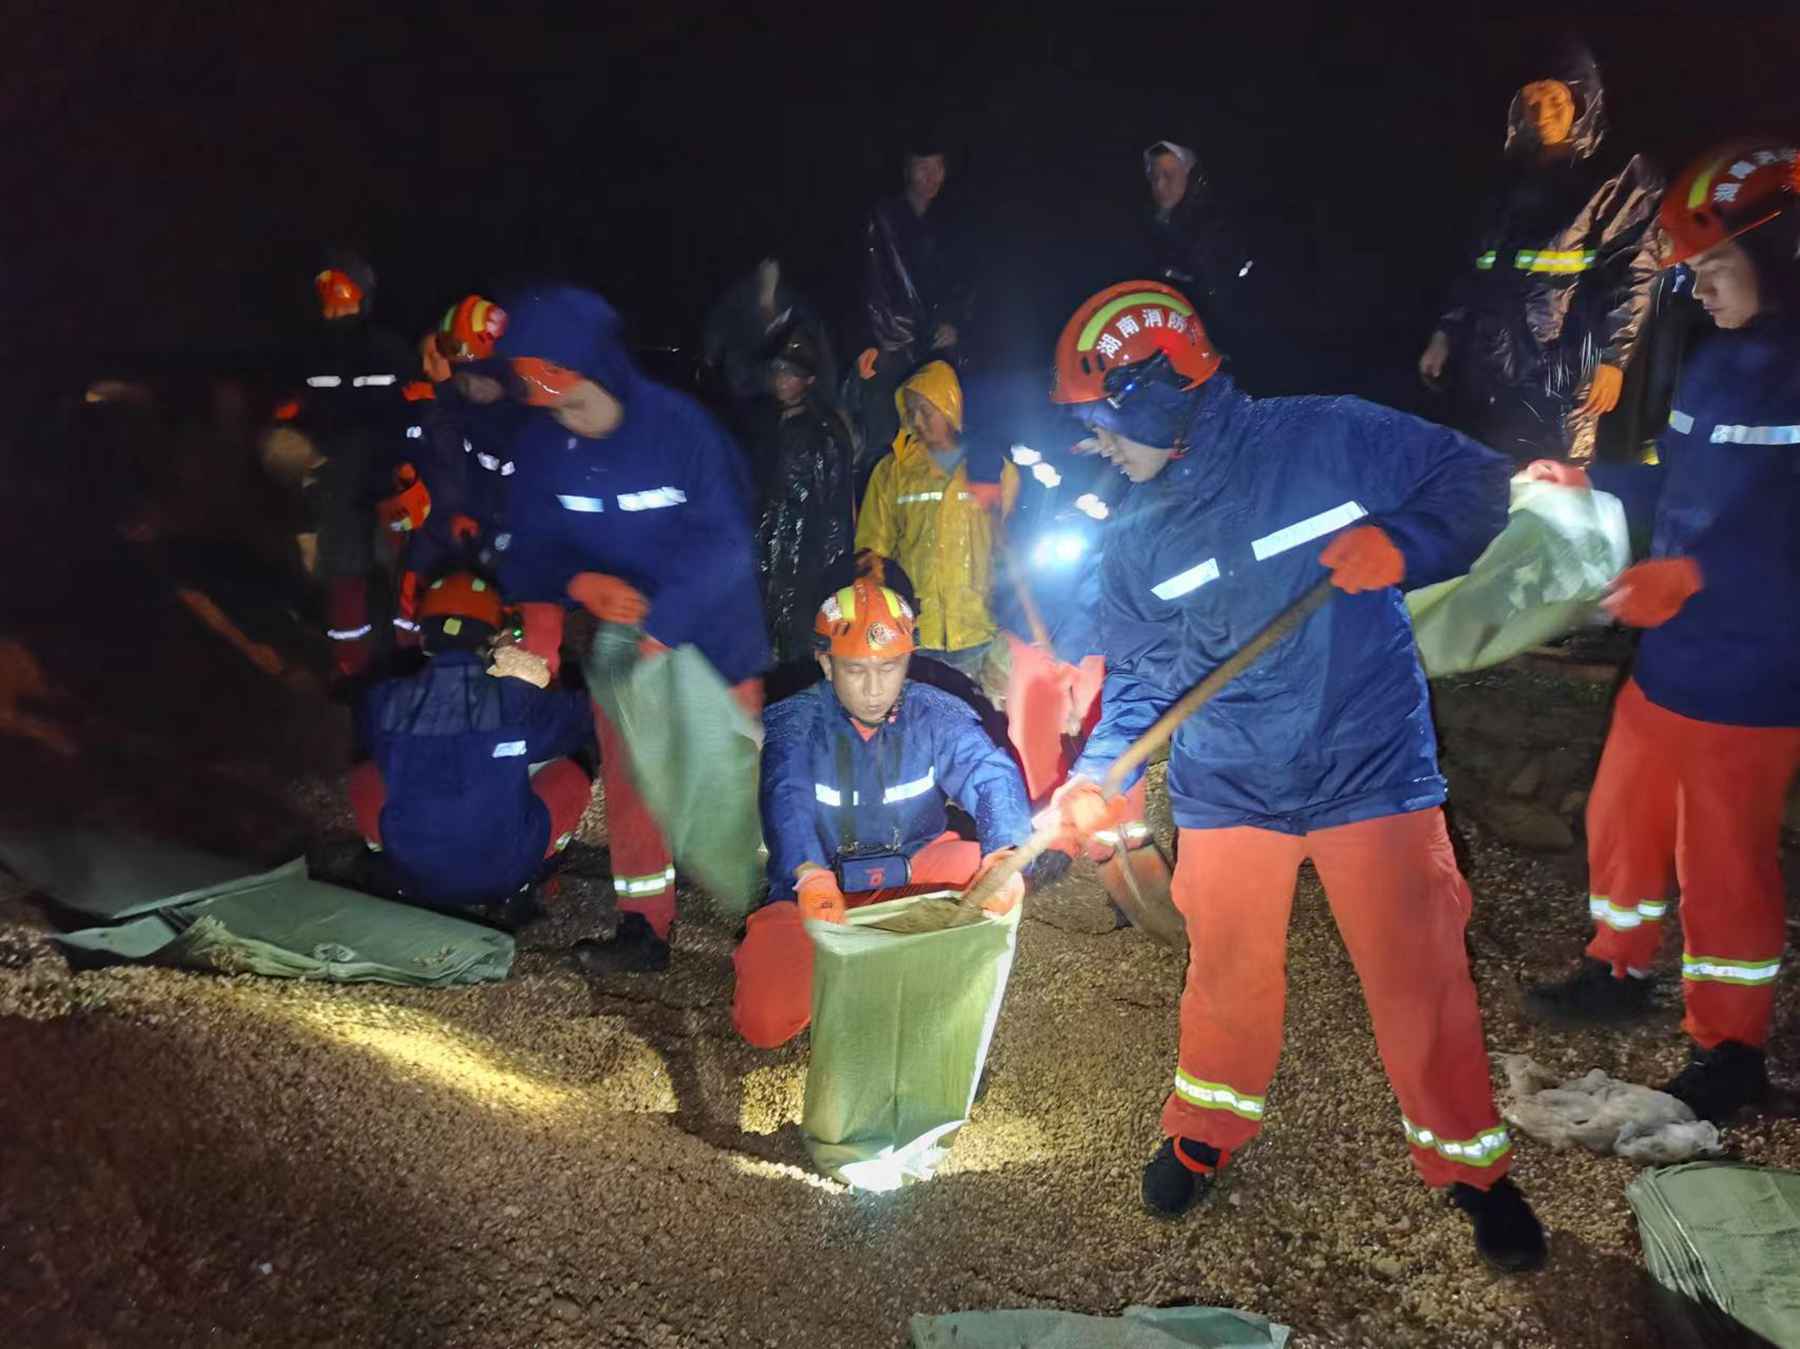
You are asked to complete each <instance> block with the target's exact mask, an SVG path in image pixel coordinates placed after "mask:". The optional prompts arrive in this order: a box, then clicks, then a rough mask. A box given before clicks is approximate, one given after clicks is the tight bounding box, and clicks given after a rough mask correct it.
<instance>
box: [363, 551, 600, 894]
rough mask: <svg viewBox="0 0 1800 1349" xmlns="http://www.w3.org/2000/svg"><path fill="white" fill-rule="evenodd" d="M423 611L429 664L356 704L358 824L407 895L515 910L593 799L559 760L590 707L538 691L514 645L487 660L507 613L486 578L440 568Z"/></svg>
mask: <svg viewBox="0 0 1800 1349" xmlns="http://www.w3.org/2000/svg"><path fill="white" fill-rule="evenodd" d="M418 613H419V628H420V638H421V640H422V642H423V644H424V647H425V651H426V653H427V655H429V657H430V660H429V661H428V663H427V664H426V666H425V668H424V669H423V670H421V671H420V672H419V673H418V674H416V675H411V676H408V677H406V678H402V679H389V680H385V681H384V682H382V683H380V684H377V685H375V687H374V688H372V689H370V690H369V691H368V693H367V694H365V695H364V699H363V703H362V707H361V709H360V714H361V716H362V717H363V719H364V725H365V736H366V740H367V743H368V744H369V746H370V758H369V759H368V761H367V762H364V763H361V764H358V765H357V766H356V767H355V768H354V769H352V770H351V773H350V806H351V809H352V811H353V813H354V814H355V816H356V824H357V828H358V829H359V830H360V831H361V833H362V836H363V838H364V840H365V841H366V842H367V843H368V845H369V847H370V849H371V850H373V851H377V852H380V853H383V854H384V856H385V861H386V864H387V870H388V872H389V879H390V880H391V881H392V882H393V883H394V885H395V886H396V887H398V888H399V890H400V891H401V892H402V893H404V894H406V895H408V896H410V897H412V898H415V899H418V900H420V901H422V902H425V903H428V904H434V905H458V906H473V905H490V906H493V907H494V908H496V909H498V910H500V911H501V912H502V914H503V915H505V914H506V912H507V911H508V910H509V909H512V910H519V909H524V908H526V907H528V906H527V905H525V904H520V903H515V900H516V898H517V897H519V896H520V895H521V892H522V891H525V890H526V888H527V887H529V886H530V885H531V884H532V883H533V882H535V881H536V880H537V878H538V877H539V876H540V875H541V874H542V872H543V871H544V868H545V865H546V862H547V860H548V859H550V858H553V857H555V856H556V854H557V853H559V852H561V851H562V849H563V848H564V847H565V846H566V845H567V844H568V842H569V840H570V838H571V837H572V836H573V835H574V833H575V830H576V828H577V827H578V826H579V825H580V823H581V816H582V812H583V811H585V810H586V809H587V805H588V798H589V797H590V796H591V795H593V789H594V784H593V779H592V778H591V777H590V776H589V775H588V773H587V772H586V771H585V770H584V769H583V768H582V767H581V765H580V764H578V763H577V762H576V761H575V760H574V759H573V758H571V757H568V756H571V755H574V754H578V753H580V752H582V751H583V750H585V749H587V748H588V747H589V746H591V745H592V744H593V739H594V720H593V715H592V713H591V712H590V711H589V709H588V702H587V699H586V698H585V697H583V696H582V695H581V694H579V693H570V692H564V691H562V690H559V689H549V688H545V687H543V685H544V683H547V682H548V672H547V671H546V669H545V667H544V663H543V662H542V661H541V660H536V659H534V658H532V657H529V656H526V655H525V653H523V652H522V651H519V650H518V649H517V648H505V649H503V650H501V651H500V652H498V653H496V654H495V655H494V656H493V657H492V660H493V662H494V663H492V664H490V656H489V649H490V647H491V646H492V644H493V641H494V638H495V636H496V635H497V634H498V633H499V631H500V629H501V626H502V621H503V611H502V609H501V604H500V592H499V591H498V590H497V589H496V588H495V587H494V586H493V585H492V584H491V583H490V582H488V581H486V580H483V579H482V578H481V577H479V576H475V575H473V574H471V573H469V572H456V573H453V574H451V575H449V576H445V577H442V578H440V579H438V580H437V581H435V582H433V583H432V585H431V587H430V589H428V590H427V591H426V592H425V595H424V598H423V600H421V602H420V604H419V610H418ZM512 657H518V658H521V663H514V661H513V660H512V659H510V658H512Z"/></svg>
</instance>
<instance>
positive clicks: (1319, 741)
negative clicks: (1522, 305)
mask: <svg viewBox="0 0 1800 1349" xmlns="http://www.w3.org/2000/svg"><path fill="white" fill-rule="evenodd" d="M1186 397H1187V398H1188V424H1187V430H1186V437H1185V443H1186V444H1187V446H1188V450H1187V452H1186V454H1184V455H1183V456H1182V457H1180V458H1176V459H1173V460H1171V461H1170V462H1169V464H1168V466H1167V467H1166V468H1165V469H1164V470H1163V471H1162V472H1161V473H1160V474H1159V475H1158V476H1157V477H1155V478H1153V479H1151V480H1150V481H1149V482H1146V483H1141V484H1138V485H1136V486H1133V487H1132V489H1131V490H1130V491H1129V492H1128V493H1127V494H1126V496H1125V498H1124V500H1123V502H1122V503H1121V504H1120V507H1119V509H1118V511H1117V513H1116V516H1115V518H1114V519H1113V520H1112V521H1110V522H1109V530H1108V535H1107V546H1106V554H1105V558H1104V560H1103V562H1102V564H1101V577H1100V589H1101V594H1100V616H1099V617H1100V634H1101V635H1100V645H1101V647H1102V649H1103V651H1104V654H1105V656H1106V662H1107V675H1106V684H1105V687H1104V691H1103V693H1102V703H1101V708H1102V710H1101V716H1100V723H1099V725H1098V726H1097V727H1096V728H1095V729H1094V733H1093V735H1092V736H1091V737H1090V738H1089V740H1088V743H1087V746H1086V749H1085V750H1084V751H1083V753H1082V755H1081V757H1080V759H1078V760H1077V761H1076V763H1075V765H1074V768H1073V770H1072V771H1073V772H1074V773H1075V774H1077V775H1081V776H1086V777H1089V778H1092V779H1093V780H1095V781H1099V780H1100V778H1101V777H1102V776H1103V775H1104V774H1105V772H1106V770H1107V768H1108V767H1110V766H1111V764H1112V762H1113V760H1115V759H1116V758H1118V757H1119V755H1120V754H1122V753H1123V752H1124V750H1125V748H1126V747H1127V746H1128V745H1129V744H1130V743H1131V742H1132V741H1133V740H1134V739H1136V738H1137V737H1138V736H1139V735H1140V734H1142V733H1143V732H1144V731H1145V730H1147V729H1148V728H1149V726H1150V724H1151V723H1152V722H1153V721H1155V719H1156V718H1157V717H1158V716H1159V715H1160V714H1161V713H1162V712H1164V711H1165V710H1166V709H1167V708H1168V707H1169V705H1170V704H1171V703H1173V702H1174V701H1175V700H1176V699H1177V698H1178V697H1180V696H1181V694H1183V693H1185V692H1186V691H1187V690H1188V689H1190V688H1192V687H1193V686H1194V685H1195V684H1198V683H1199V682H1200V681H1201V679H1203V678H1204V677H1205V676H1206V675H1207V674H1208V673H1210V672H1211V671H1212V670H1213V669H1214V668H1215V667H1217V666H1218V665H1219V664H1221V663H1222V662H1223V661H1224V660H1225V659H1226V658H1227V657H1228V656H1230V655H1231V654H1232V653H1234V652H1235V651H1237V650H1238V649H1239V648H1240V647H1242V646H1243V645H1244V644H1245V643H1246V642H1248V641H1249V640H1250V638H1252V637H1253V636H1255V635H1256V634H1257V632H1259V631H1260V630H1261V629H1262V628H1264V627H1266V626H1267V625H1268V623H1269V621H1270V620H1271V619H1272V618H1274V617H1275V615H1276V614H1277V613H1278V612H1279V611H1280V610H1281V609H1283V608H1284V607H1286V606H1287V605H1288V604H1290V603H1292V602H1293V601H1295V600H1297V599H1299V598H1300V596H1302V595H1303V594H1305V593H1306V591H1308V590H1309V589H1311V588H1312V587H1313V586H1314V585H1315V584H1317V583H1318V582H1319V581H1320V580H1321V579H1323V578H1324V576H1325V570H1324V568H1323V567H1321V566H1320V564H1319V561H1318V557H1319V553H1320V551H1321V550H1322V549H1323V548H1324V547H1325V544H1326V542H1327V541H1328V539H1329V537H1330V536H1331V535H1332V534H1334V533H1336V532H1337V531H1339V530H1341V529H1344V528H1346V527H1349V526H1354V525H1360V524H1372V525H1378V526H1380V527H1381V528H1382V529H1383V530H1385V531H1386V532H1387V534H1388V536H1389V537H1390V538H1391V539H1392V540H1393V542H1394V544H1395V546H1397V547H1398V548H1399V549H1400V552H1401V554H1402V555H1403V556H1404V558H1405V560H1406V584H1407V585H1408V586H1409V587H1410V586H1420V585H1429V584H1430V583H1431V582H1433V581H1441V580H1444V579H1446V578H1448V577H1451V576H1456V575H1459V574H1461V573H1462V572H1464V571H1467V570H1468V568H1469V565H1470V563H1472V562H1473V561H1474V560H1475V558H1476V557H1477V556H1478V555H1479V554H1480V553H1481V550H1482V549H1483V548H1485V547H1486V546H1487V545H1488V543H1489V542H1490V541H1491V540H1492V539H1493V538H1494V536H1495V535H1496V534H1498V533H1499V532H1500V530H1501V529H1502V528H1503V527H1504V526H1505V524H1506V507H1507V499H1508V487H1507V480H1508V469H1507V465H1506V463H1505V461H1504V460H1502V459H1501V458H1500V457H1499V456H1497V455H1495V454H1493V453H1491V452H1489V451H1488V450H1485V449H1483V448H1482V447H1481V446H1479V445H1477V444H1476V443H1475V442H1474V441H1472V440H1469V439H1468V438H1467V437H1465V436H1461V435H1458V434H1457V433H1456V432H1454V431H1451V430H1447V429H1446V428H1444V427H1441V426H1435V425H1433V424H1432V423H1430V422H1426V421H1421V420H1420V419H1418V418H1417V417H1410V416H1407V415H1406V414H1404V413H1400V412H1395V411H1394V410H1392V409H1391V408H1385V407H1380V406H1377V405H1376V404H1373V403H1365V402H1363V401H1362V400H1361V399H1358V398H1264V399H1255V398H1251V397H1249V396H1248V395H1246V394H1244V393H1242V392H1241V391H1239V390H1238V388H1237V387H1236V386H1235V385H1234V384H1233V383H1232V380H1231V378H1230V376H1229V375H1226V374H1224V373H1222V372H1221V373H1220V374H1216V375H1214V376H1213V377H1212V378H1211V379H1209V380H1208V381H1207V382H1206V383H1205V384H1203V385H1201V386H1200V388H1199V389H1197V390H1195V391H1194V392H1193V393H1192V394H1190V395H1187V396H1186ZM1125 785H1126V786H1129V785H1131V784H1130V783H1127V784H1125ZM1169 799H1170V803H1171V806H1172V808H1173V811H1174V816H1175V822H1176V823H1177V824H1178V825H1180V826H1181V827H1182V828H1184V829H1219V828H1228V827H1231V826H1237V825H1249V826H1253V827H1256V828H1259V829H1270V830H1275V831H1277V832H1280V833H1285V834H1305V833H1309V832H1311V831H1313V830H1317V829H1324V828H1329V827H1331V826H1335V825H1342V824H1353V823H1356V822H1357V821H1360V820H1366V819H1373V818H1375V817H1378V816H1383V815H1395V814H1401V813H1404V812H1409V811H1416V810H1423V809H1426V808H1428V807H1431V806H1435V805H1438V804H1440V803H1441V802H1442V801H1443V800H1444V779H1443V778H1442V777H1441V776H1440V775H1439V773H1438V766H1437V740H1436V737H1435V735H1434V733H1433V731H1432V724H1431V703H1430V697H1429V694H1428V692H1427V690H1426V684H1425V672H1424V670H1423V669H1422V667H1421V666H1420V664H1419V658H1418V655H1417V652H1416V650H1415V648H1414V644H1413V636H1412V626H1411V624H1410V623H1409V621H1408V620H1407V616H1406V607H1405V604H1404V602H1403V600H1402V597H1401V594H1400V591H1399V589H1398V588H1388V589H1385V590H1378V591H1369V592H1365V593H1363V594H1358V595H1348V594H1334V595H1333V597H1332V600H1331V603H1329V604H1327V605H1326V606H1325V607H1324V608H1322V609H1320V610H1319V611H1318V612H1317V613H1315V614H1313V615H1312V616H1311V617H1310V618H1309V619H1307V620H1306V622H1305V623H1304V624H1302V626H1301V627H1300V629H1299V631H1298V632H1296V633H1295V634H1294V635H1292V636H1290V637H1288V638H1287V639H1286V640H1285V641H1283V642H1282V643H1280V644H1279V645H1278V646H1277V648H1276V649H1274V650H1272V651H1270V652H1268V653H1267V654H1266V655H1265V656H1264V657H1263V658H1262V660H1261V661H1260V662H1258V663H1257V664H1256V665H1254V666H1252V667H1251V668H1250V669H1249V670H1247V671H1246V672H1245V673H1243V674H1242V675H1240V676H1238V678H1237V679H1235V680H1233V681H1232V682H1231V683H1230V684H1228V685H1226V686H1225V688H1223V689H1222V690H1221V691H1220V692H1219V694H1218V696H1217V697H1215V698H1214V699H1213V700H1212V701H1211V702H1210V703H1208V704H1207V705H1206V706H1205V707H1204V708H1202V709H1201V710H1200V711H1199V712H1198V713H1196V714H1195V715H1194V716H1192V717H1190V718H1189V719H1188V720H1187V721H1186V722H1184V723H1183V724H1182V726H1181V728H1180V729H1179V730H1178V731H1177V732H1176V733H1175V740H1174V743H1173V745H1172V746H1171V749H1170V753H1169Z"/></svg>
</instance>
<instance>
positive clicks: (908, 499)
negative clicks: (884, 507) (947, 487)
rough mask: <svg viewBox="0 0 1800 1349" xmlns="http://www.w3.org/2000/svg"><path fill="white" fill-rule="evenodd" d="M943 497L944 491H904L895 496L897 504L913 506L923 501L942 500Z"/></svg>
mask: <svg viewBox="0 0 1800 1349" xmlns="http://www.w3.org/2000/svg"><path fill="white" fill-rule="evenodd" d="M943 499H944V494H943V493H942V492H902V493H901V494H900V495H899V496H897V497H895V498H894V504H895V505H896V506H912V505H916V504H917V503H919V502H921V501H942V500H943Z"/></svg>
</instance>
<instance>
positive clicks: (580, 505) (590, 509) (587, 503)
mask: <svg viewBox="0 0 1800 1349" xmlns="http://www.w3.org/2000/svg"><path fill="white" fill-rule="evenodd" d="M556 499H557V500H558V501H560V502H562V508H563V509H564V510H565V511H578V512H580V513H582V514H584V515H598V514H599V513H600V512H601V511H603V510H605V509H606V501H605V499H604V498H601V497H575V496H564V495H562V494H561V493H560V492H559V493H557V497H556Z"/></svg>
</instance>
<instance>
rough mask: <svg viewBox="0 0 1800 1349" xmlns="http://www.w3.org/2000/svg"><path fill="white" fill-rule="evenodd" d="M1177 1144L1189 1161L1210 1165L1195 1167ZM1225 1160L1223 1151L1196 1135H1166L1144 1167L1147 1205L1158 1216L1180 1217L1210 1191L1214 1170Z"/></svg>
mask: <svg viewBox="0 0 1800 1349" xmlns="http://www.w3.org/2000/svg"><path fill="white" fill-rule="evenodd" d="M1177 1147H1179V1148H1180V1149H1181V1151H1182V1152H1183V1153H1184V1154H1185V1155H1186V1156H1187V1158H1188V1161H1189V1162H1193V1163H1195V1164H1197V1165H1199V1166H1204V1167H1206V1168H1208V1169H1207V1170H1205V1171H1196V1170H1195V1169H1194V1168H1193V1167H1192V1166H1189V1165H1188V1163H1187V1162H1184V1161H1182V1160H1181V1158H1180V1157H1177V1156H1176V1155H1175V1149H1176V1148H1177ZM1224 1164H1225V1155H1224V1154H1223V1153H1221V1152H1220V1151H1219V1150H1218V1149H1217V1148H1215V1147H1209V1146H1208V1145H1207V1144H1205V1143H1202V1142H1199V1141H1198V1140H1196V1139H1192V1138H1180V1139H1176V1138H1165V1139H1163V1141H1162V1146H1161V1147H1160V1148H1158V1149H1157V1150H1156V1156H1154V1157H1152V1158H1151V1159H1150V1165H1148V1166H1146V1167H1145V1168H1144V1207H1145V1208H1147V1209H1149V1210H1150V1212H1152V1213H1153V1214H1155V1215H1156V1216H1157V1217H1159V1218H1179V1217H1180V1216H1181V1215H1182V1214H1183V1213H1186V1212H1187V1211H1188V1209H1190V1208H1192V1207H1193V1206H1194V1205H1195V1204H1197V1203H1199V1202H1200V1201H1201V1200H1203V1199H1205V1198H1206V1196H1207V1195H1208V1194H1209V1193H1211V1191H1212V1187H1213V1176H1214V1173H1215V1172H1216V1171H1217V1170H1218V1168H1219V1167H1221V1166H1223V1165H1224Z"/></svg>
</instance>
